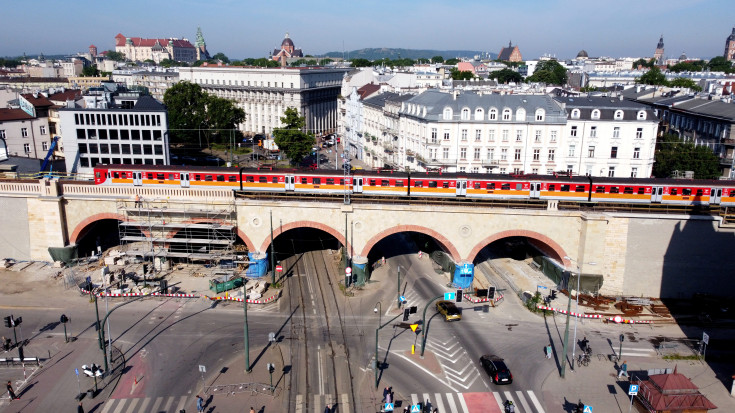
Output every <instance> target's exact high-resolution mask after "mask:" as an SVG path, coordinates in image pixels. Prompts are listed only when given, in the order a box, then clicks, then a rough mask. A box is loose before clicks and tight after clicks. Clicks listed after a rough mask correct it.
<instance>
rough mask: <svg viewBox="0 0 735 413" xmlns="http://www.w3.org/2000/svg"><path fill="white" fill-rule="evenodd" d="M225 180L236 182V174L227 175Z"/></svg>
mask: <svg viewBox="0 0 735 413" xmlns="http://www.w3.org/2000/svg"><path fill="white" fill-rule="evenodd" d="M227 180H228V181H229V182H237V176H235V175H230V176H228V177H227Z"/></svg>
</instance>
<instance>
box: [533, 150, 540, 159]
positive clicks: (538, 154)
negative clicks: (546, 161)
mask: <svg viewBox="0 0 735 413" xmlns="http://www.w3.org/2000/svg"><path fill="white" fill-rule="evenodd" d="M540 159H541V149H534V150H533V160H534V161H538V160H540Z"/></svg>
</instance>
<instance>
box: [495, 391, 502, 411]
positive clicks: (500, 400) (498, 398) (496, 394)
mask: <svg viewBox="0 0 735 413" xmlns="http://www.w3.org/2000/svg"><path fill="white" fill-rule="evenodd" d="M493 396H494V397H495V401H496V402H498V407H500V410H501V411H503V399H502V398H500V393H498V392H496V391H494V392H493Z"/></svg>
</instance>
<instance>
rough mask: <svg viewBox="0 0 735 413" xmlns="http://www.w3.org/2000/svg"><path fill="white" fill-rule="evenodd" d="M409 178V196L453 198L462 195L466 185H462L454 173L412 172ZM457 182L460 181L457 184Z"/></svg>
mask: <svg viewBox="0 0 735 413" xmlns="http://www.w3.org/2000/svg"><path fill="white" fill-rule="evenodd" d="M410 178H411V188H410V195H411V196H418V197H439V198H444V197H452V198H454V197H457V196H463V195H464V194H463V189H466V186H465V187H464V188H463V187H462V185H461V182H462V181H461V180H459V179H458V178H457V175H456V174H428V173H427V174H413V175H411V177H410ZM458 183H460V185H459V186H458ZM465 185H466V184H465Z"/></svg>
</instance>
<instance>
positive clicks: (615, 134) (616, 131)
mask: <svg viewBox="0 0 735 413" xmlns="http://www.w3.org/2000/svg"><path fill="white" fill-rule="evenodd" d="M619 137H620V126H616V127H614V128H613V138H619Z"/></svg>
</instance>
